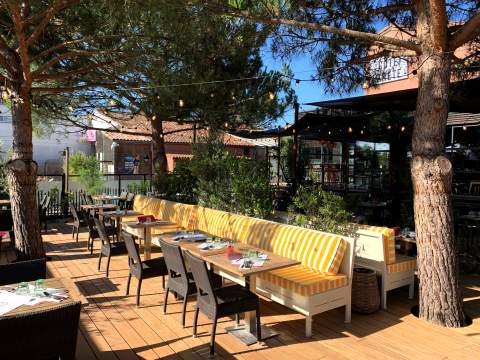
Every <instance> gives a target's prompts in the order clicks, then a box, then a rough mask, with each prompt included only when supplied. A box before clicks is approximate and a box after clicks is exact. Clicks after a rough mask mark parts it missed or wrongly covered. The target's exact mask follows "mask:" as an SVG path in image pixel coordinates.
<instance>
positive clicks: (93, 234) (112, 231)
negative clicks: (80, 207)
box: [83, 212, 118, 254]
mask: <svg viewBox="0 0 480 360" xmlns="http://www.w3.org/2000/svg"><path fill="white" fill-rule="evenodd" d="M83 218H84V220H85V222H86V223H87V227H88V240H87V250H89V249H90V254H93V242H94V241H95V240H96V239H99V238H100V235H99V234H98V230H97V227H96V226H95V219H96V218H94V217H93V216H91V215H90V214H89V213H88V212H83ZM96 220H98V219H96ZM103 228H104V229H105V232H106V233H107V236H111V237H112V238H113V237H116V236H118V233H117V227H116V226H113V225H107V226H104V227H103ZM117 240H118V239H117Z"/></svg>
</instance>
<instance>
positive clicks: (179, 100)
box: [178, 96, 185, 107]
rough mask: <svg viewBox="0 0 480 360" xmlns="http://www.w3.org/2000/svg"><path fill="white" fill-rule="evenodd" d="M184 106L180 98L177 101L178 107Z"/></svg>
mask: <svg viewBox="0 0 480 360" xmlns="http://www.w3.org/2000/svg"><path fill="white" fill-rule="evenodd" d="M184 105H185V102H184V101H183V98H182V97H181V96H180V98H179V99H178V106H179V107H183V106H184Z"/></svg>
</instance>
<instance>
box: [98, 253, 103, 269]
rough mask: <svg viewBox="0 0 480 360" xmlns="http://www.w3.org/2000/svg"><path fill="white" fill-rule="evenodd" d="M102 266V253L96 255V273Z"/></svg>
mask: <svg viewBox="0 0 480 360" xmlns="http://www.w3.org/2000/svg"><path fill="white" fill-rule="evenodd" d="M101 264H102V252H101V251H100V254H99V255H98V271H100V266H101Z"/></svg>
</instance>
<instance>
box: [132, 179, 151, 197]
mask: <svg viewBox="0 0 480 360" xmlns="http://www.w3.org/2000/svg"><path fill="white" fill-rule="evenodd" d="M127 190H128V192H130V193H133V194H142V195H147V193H148V192H149V191H150V182H149V181H141V182H134V183H130V184H128V185H127Z"/></svg>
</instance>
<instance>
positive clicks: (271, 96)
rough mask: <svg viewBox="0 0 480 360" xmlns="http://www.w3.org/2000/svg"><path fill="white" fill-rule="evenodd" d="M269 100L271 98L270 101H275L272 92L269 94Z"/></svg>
mask: <svg viewBox="0 0 480 360" xmlns="http://www.w3.org/2000/svg"><path fill="white" fill-rule="evenodd" d="M268 98H269V99H270V100H273V99H275V94H274V93H273V92H271V91H270V92H269V93H268Z"/></svg>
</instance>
